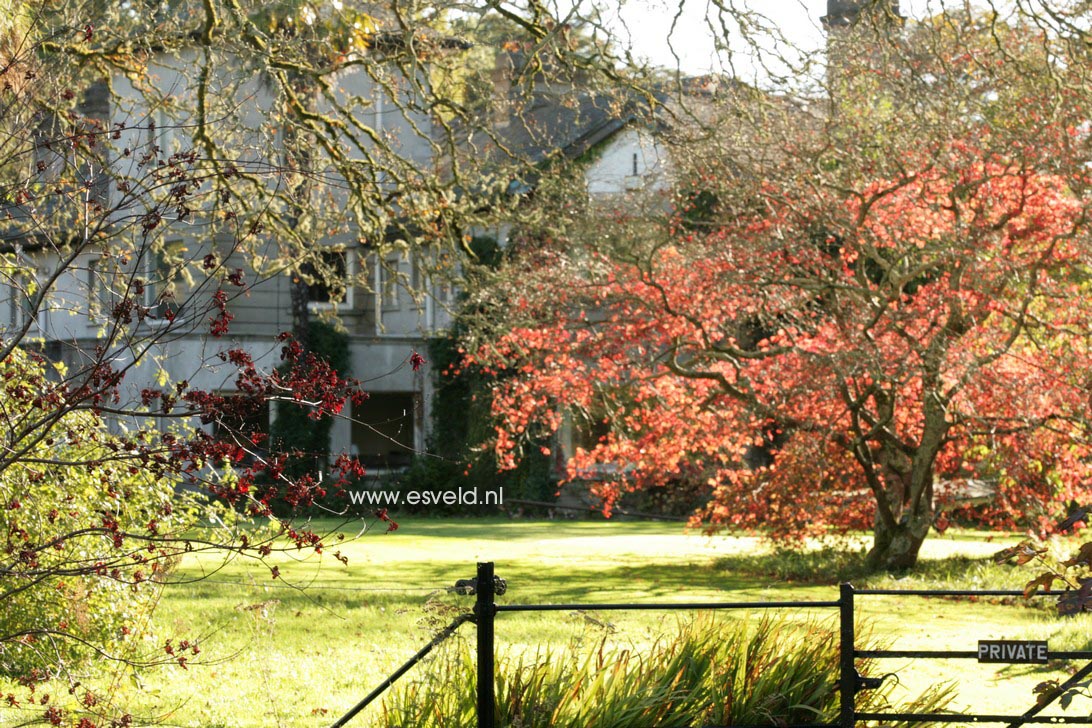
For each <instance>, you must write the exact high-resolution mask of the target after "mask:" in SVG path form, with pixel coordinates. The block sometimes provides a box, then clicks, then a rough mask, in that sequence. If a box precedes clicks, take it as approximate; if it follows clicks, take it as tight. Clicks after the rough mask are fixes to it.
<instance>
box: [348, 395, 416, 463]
mask: <svg viewBox="0 0 1092 728" xmlns="http://www.w3.org/2000/svg"><path fill="white" fill-rule="evenodd" d="M417 402H418V395H415V394H414V393H413V392H372V393H371V395H370V396H369V397H368V401H367V402H365V403H364V404H362V405H360V407H359V408H354V409H353V424H352V435H351V437H352V443H353V447H354V448H355V449H356V451H357V453H358V457H359V458H360V462H361V463H362V464H363V465H364V467H365V468H370V469H376V470H387V469H391V470H397V469H400V468H405V467H407V466H409V464H410V461H411V460H412V459H413V455H414V445H415V427H414V413H415V412H416V411H417V406H416V405H417ZM358 410H359V411H358Z"/></svg>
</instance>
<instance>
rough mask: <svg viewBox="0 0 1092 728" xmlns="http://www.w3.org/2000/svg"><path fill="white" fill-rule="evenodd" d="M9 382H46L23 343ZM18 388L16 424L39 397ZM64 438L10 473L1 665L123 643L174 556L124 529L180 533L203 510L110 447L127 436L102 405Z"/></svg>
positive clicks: (5, 496) (37, 666)
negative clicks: (27, 396)
mask: <svg viewBox="0 0 1092 728" xmlns="http://www.w3.org/2000/svg"><path fill="white" fill-rule="evenodd" d="M0 378H2V380H3V381H4V383H5V387H7V388H9V389H8V390H6V391H8V392H10V391H12V390H10V388H12V387H15V388H23V389H24V390H26V391H36V390H41V389H42V387H43V383H44V382H45V381H46V367H45V365H44V363H43V362H42V361H41V360H40V359H38V358H36V357H34V356H32V355H29V354H27V353H26V352H23V351H20V350H15V351H13V352H11V354H10V355H9V356H8V357H7V358H6V359H5V360H4V361H3V362H2V363H0ZM23 404H24V400H23V399H21V398H19V397H7V399H6V400H5V407H4V413H3V417H4V418H5V420H6V423H7V425H8V426H9V427H11V428H13V429H14V428H18V427H19V426H21V425H20V423H21V421H22V419H23V418H27V417H32V416H33V415H34V411H33V409H34V407H33V405H29V406H26V407H25V408H24V410H25V411H24V410H21V407H22V406H23ZM53 432H55V433H57V434H56V436H55V438H54V437H50V438H44V439H42V440H40V441H37V442H35V443H34V444H33V445H32V446H30V448H29V449H28V450H27V451H26V452H24V453H22V454H21V457H20V458H19V459H18V460H16V461H14V462H13V463H11V464H9V465H8V466H7V467H5V468H4V469H3V470H2V471H0V506H2V507H0V549H2V551H0V561H2V562H3V563H4V564H5V568H0V635H3V638H2V639H0V674H5V675H14V676H22V675H27V674H31V673H39V674H41V673H46V674H55V673H56V672H57V671H59V670H60V669H62V668H65V667H71V666H73V665H74V664H78V663H79V662H81V661H82V660H83V659H84V658H86V657H88V656H90V655H91V654H93V653H94V652H95V651H98V650H102V651H106V652H107V653H112V651H113V650H114V649H115V648H117V647H118V646H119V645H120V642H121V641H122V638H123V637H124V636H125V635H126V634H127V633H128V631H129V627H130V626H131V625H133V624H134V623H135V622H136V621H138V620H139V619H140V618H141V617H143V616H144V615H145V614H146V613H147V611H148V610H149V609H150V608H151V605H152V604H153V603H154V601H155V599H156V597H157V594H158V590H159V585H158V583H157V582H158V581H159V580H160V579H159V575H161V574H162V573H163V571H164V569H165V568H166V567H167V566H168V565H169V563H168V562H166V561H164V560H162V559H155V558H151V559H148V563H140V561H139V558H140V557H139V556H138V555H137V556H134V555H133V554H130V553H128V552H127V551H126V550H125V549H122V548H121V547H120V546H119V545H118V543H117V540H118V539H120V538H122V535H123V534H128V533H134V532H136V533H145V534H147V533H149V528H150V526H149V524H157V525H156V526H155V527H154V528H155V529H156V530H157V532H163V533H169V532H172V531H174V530H176V529H177V528H179V527H181V525H182V524H184V523H188V522H190V520H191V519H192V518H193V516H194V514H193V513H192V512H189V511H188V510H187V509H186V508H184V507H182V505H181V504H180V502H179V500H178V499H176V498H175V495H174V493H173V489H172V488H171V485H170V484H169V483H168V482H166V480H164V479H162V478H158V479H157V478H155V477H154V476H152V475H150V474H148V472H147V471H145V470H141V469H139V468H134V467H131V465H129V464H125V463H120V464H119V463H118V462H117V461H116V460H115V459H112V458H111V457H110V453H111V452H116V450H117V447H118V446H117V440H116V438H114V437H113V436H112V435H111V434H110V432H109V430H108V428H107V426H106V424H105V423H104V422H103V421H102V420H100V419H99V418H98V417H97V416H96V415H95V414H93V413H91V412H86V411H83V412H76V411H74V412H71V413H69V414H65V415H64V416H63V418H62V419H61V420H60V422H59V423H58V425H57V426H56V427H54V428H53Z"/></svg>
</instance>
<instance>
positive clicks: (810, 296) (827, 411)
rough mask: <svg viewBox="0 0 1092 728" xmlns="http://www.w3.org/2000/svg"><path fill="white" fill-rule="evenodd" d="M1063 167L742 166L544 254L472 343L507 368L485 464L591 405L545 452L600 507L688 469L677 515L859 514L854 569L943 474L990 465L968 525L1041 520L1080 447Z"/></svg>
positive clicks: (917, 532)
mask: <svg viewBox="0 0 1092 728" xmlns="http://www.w3.org/2000/svg"><path fill="white" fill-rule="evenodd" d="M1078 184H1083V181H1082V180H1076V179H1075V178H1071V179H1066V178H1063V177H1062V176H1061V175H1057V174H1050V173H1046V172H1040V171H1036V168H1034V167H1033V166H1031V165H1029V164H1027V162H1026V161H1020V160H1011V159H1006V158H1005V157H1003V156H1001V155H998V154H993V153H991V152H989V151H988V150H985V149H983V148H982V147H980V146H977V145H976V144H974V143H971V142H952V143H949V144H947V145H945V146H944V147H936V148H934V149H931V150H929V153H927V154H922V155H921V156H920V158H919V159H917V160H910V163H909V164H907V165H906V166H905V171H904V172H903V173H902V174H900V175H898V176H894V177H889V178H875V179H873V180H871V181H865V182H862V183H860V184H859V185H858V186H857V187H856V188H854V189H850V190H840V191H834V190H830V189H823V188H819V187H817V188H816V190H817V191H815V192H814V193H813V194H810V195H807V194H801V191H802V190H803V189H804V188H799V189H796V190H790V189H786V188H784V187H781V186H778V185H776V184H773V183H762V184H759V185H754V189H753V190H751V191H750V193H749V199H748V207H747V209H746V210H744V209H743V208H742V207H739V206H737V207H736V209H735V210H733V214H731V215H721V216H719V217H718V223H717V224H716V225H715V226H714V228H713V229H711V230H710V229H699V228H695V226H693V225H688V224H686V214H687V212H688V210H687V209H686V208H684V207H680V208H679V209H678V210H677V214H676V215H675V216H674V217H673V218H672V219H671V220H670V221H668V222H666V223H664V225H663V226H662V227H660V228H659V229H658V230H657V231H656V233H655V234H654V235H649V236H646V237H647V238H648V239H649V241H648V242H646V243H645V244H643V245H642V244H637V243H634V242H633V240H632V239H631V240H630V241H629V242H628V243H627V244H626V245H624V246H622V247H619V246H618V245H614V246H613V247H612V246H611V245H610V244H608V245H606V246H604V245H602V240H603V239H604V238H600V239H599V242H598V243H597V244H596V249H595V250H594V251H592V252H589V251H588V250H586V249H584V250H582V252H579V253H578V252H576V251H575V250H574V249H575V248H577V247H579V246H575V245H574V246H570V247H569V248H568V249H566V250H562V249H561V247H562V246H555V248H554V249H553V250H549V251H548V252H543V251H542V250H539V251H537V252H536V255H535V256H533V258H534V259H533V260H531V261H530V262H528V263H527V264H526V265H525V267H524V268H523V269H521V274H522V275H521V286H522V288H521V290H522V291H523V293H522V294H517V295H515V296H514V299H513V303H512V305H511V306H510V313H509V314H508V316H509V319H510V322H511V323H510V326H509V328H508V329H507V330H506V331H505V332H504V333H503V334H502V335H500V336H498V337H497V338H496V339H495V340H493V341H490V342H489V344H488V345H487V346H481V347H479V348H477V349H475V350H473V351H472V352H471V353H470V354H468V356H467V360H468V362H470V363H473V364H475V365H479V366H484V367H486V368H487V369H489V370H490V371H494V372H497V373H498V374H500V375H502V376H498V378H497V383H496V388H495V398H494V402H493V409H494V413H495V414H496V415H497V417H498V421H499V425H498V428H497V437H496V441H495V447H496V449H497V452H498V455H499V457H500V461H501V462H502V463H504V464H508V465H511V464H512V463H513V462H514V461H515V459H516V458H517V457H518V454H519V449H520V446H521V442H522V436H524V435H525V434H526V433H539V434H540V433H542V432H543V431H544V430H545V431H551V432H552V431H556V430H557V429H558V428H559V427H560V425H561V423H562V421H563V416H562V412H564V411H566V410H567V411H570V412H578V413H582V414H584V415H585V416H587V417H589V418H591V419H595V420H598V419H604V420H607V421H609V423H610V426H611V427H610V432H609V434H607V435H606V436H604V437H602V438H601V439H600V440H599V442H598V443H597V444H596V445H594V446H593V447H591V448H590V449H579V448H578V449H576V451H575V452H574V453H572V454H571V456H570V457H569V458H568V459H567V462H566V463H565V469H566V472H567V476H568V478H569V479H574V480H575V479H582V478H586V477H588V476H589V474H592V473H594V474H595V475H594V476H593V477H592V479H593V480H595V481H596V488H597V490H598V492H599V494H600V495H601V496H602V497H603V499H604V507H605V509H606V510H607V511H608V512H609V511H610V509H611V505H612V503H614V502H615V501H616V500H617V498H618V497H619V496H620V494H622V493H623V492H624V491H626V490H630V489H635V488H640V487H644V486H648V485H652V484H670V483H672V482H677V481H680V480H690V481H694V480H698V481H700V482H703V483H706V484H707V485H708V488H709V490H710V494H711V499H710V501H709V504H708V506H707V508H705V510H704V511H702V512H701V513H700V514H698V515H697V516H695V520H696V522H697V521H700V522H702V523H704V524H706V525H707V526H709V527H711V528H717V527H721V526H732V527H740V528H762V529H768V530H769V533H770V534H771V535H773V536H774V537H776V538H779V539H802V538H804V537H806V536H809V535H813V534H816V533H824V532H829V530H830V529H836V530H840V531H844V530H848V529H863V528H869V527H871V528H873V530H874V543H873V546H872V550H871V552H870V554H869V562H870V564H871V565H872V566H874V567H886V568H900V567H909V566H912V565H913V564H914V563H915V561H916V558H917V554H918V550H919V548H920V546H921V544H922V542H923V540H924V539H925V538H926V536H927V534H928V533H929V531H930V529H931V527H932V526H933V524H934V520H935V519H936V518H937V516H938V514H939V513H940V509H941V507H942V506H944V505H945V501H946V499H947V498H948V497H949V495H951V494H952V493H953V492H957V491H958V488H956V489H952V488H948V489H947V490H945V488H943V487H942V485H941V484H942V483H945V482H946V481H947V482H949V483H955V484H958V483H960V482H964V481H966V480H968V479H975V480H981V481H985V482H986V483H988V484H990V485H991V486H992V488H993V490H994V493H995V494H994V497H993V498H992V499H991V501H990V503H989V504H988V505H986V506H983V507H982V508H980V510H979V511H978V512H979V513H980V514H981V515H982V517H983V518H984V519H985V522H987V523H990V524H993V525H998V526H1000V525H1005V526H1014V525H1017V524H1020V525H1022V526H1027V527H1032V528H1036V529H1041V528H1045V527H1046V526H1047V524H1048V523H1049V522H1050V520H1051V519H1052V518H1053V517H1056V516H1057V514H1058V510H1059V508H1061V506H1060V505H1059V504H1060V503H1061V502H1062V500H1068V499H1069V498H1074V497H1078V498H1079V497H1083V496H1084V495H1085V493H1086V490H1087V486H1086V485H1085V484H1086V483H1087V482H1088V475H1089V469H1090V460H1089V455H1090V454H1092V452H1090V450H1089V443H1088V438H1087V435H1088V432H1087V428H1086V416H1087V412H1088V404H1089V394H1090V391H1092V380H1090V379H1089V371H1090V367H1089V364H1090V363H1092V361H1090V352H1089V344H1090V341H1089V339H1088V332H1089V331H1090V330H1092V298H1090V297H1089V291H1088V282H1087V275H1086V274H1087V270H1086V267H1085V266H1086V264H1087V261H1089V260H1092V257H1090V254H1092V240H1090V239H1089V236H1088V230H1087V229H1086V228H1087V221H1086V216H1087V210H1086V209H1085V206H1084V202H1083V200H1082V199H1081V198H1080V196H1079V195H1078V194H1076V193H1074V192H1073V190H1074V188H1075V187H1076V186H1077V185H1078ZM622 227H625V226H622ZM630 232H631V233H632V227H631V228H630ZM621 237H624V234H623V235H622V236H621ZM620 250H625V251H626V252H624V253H620V252H619V251H620ZM580 256H582V257H580ZM529 257H531V256H529ZM578 257H579V264H577V262H575V261H577V258H578ZM528 277H530V278H531V282H530V283H528V280H527V279H528ZM603 473H609V476H608V477H605V478H604V477H602V476H603Z"/></svg>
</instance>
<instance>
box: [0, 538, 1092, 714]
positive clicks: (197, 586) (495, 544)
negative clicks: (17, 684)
mask: <svg viewBox="0 0 1092 728" xmlns="http://www.w3.org/2000/svg"><path fill="white" fill-rule="evenodd" d="M401 526H402V527H401V528H400V529H399V530H398V531H397V532H395V533H390V534H384V533H380V532H375V533H366V534H364V535H362V536H361V537H360V538H359V539H356V540H353V541H351V542H347V543H344V544H341V545H339V546H338V547H337V549H339V550H340V552H341V553H342V554H343V555H345V556H347V557H348V559H349V563H348V564H347V565H343V564H342V563H340V562H339V561H338V560H336V559H335V558H333V556H332V555H331V554H329V553H328V554H325V555H323V556H322V557H316V556H309V557H307V558H299V559H292V558H289V557H288V556H283V555H282V556H279V557H276V558H275V559H273V560H272V561H271V562H270V563H271V564H276V565H277V566H278V567H279V569H280V574H281V578H279V579H276V580H273V579H271V578H270V571H269V567H268V566H266V565H261V564H256V563H254V562H244V561H235V562H227V563H224V562H222V561H218V560H216V559H214V558H212V557H211V556H210V555H201V556H193V557H191V558H188V559H187V560H185V561H183V563H182V564H181V566H180V568H179V571H178V573H177V575H176V576H177V577H179V578H182V579H183V580H194V581H192V583H187V584H178V585H173V586H170V587H168V588H167V590H166V591H165V593H164V595H163V599H162V602H161V604H160V607H159V610H158V611H157V613H156V616H155V624H154V636H149V638H148V640H149V644H153V645H154V644H155V643H156V641H157V640H158V641H159V642H162V640H163V639H166V638H167V637H173V638H174V639H175V641H176V642H177V640H179V639H183V638H186V639H190V640H194V639H197V640H199V641H200V644H201V655H200V660H195V661H194V663H192V664H190V665H189V667H188V669H186V670H183V669H182V668H181V667H177V666H174V667H166V668H162V669H157V670H153V671H145V672H142V673H140V674H132V673H131V672H130V671H125V670H118V671H117V674H115V675H113V676H110V675H104V674H98V675H96V676H94V680H93V681H99V682H101V681H103V680H108V679H111V680H113V681H115V682H116V683H117V684H119V685H123V686H124V689H123V690H122V698H123V699H125V700H127V701H134V700H135V701H136V702H137V703H138V704H139V707H140V709H141V711H142V713H143V714H145V715H149V716H155V717H156V718H158V719H159V720H160V721H161V722H162V723H163V724H166V725H177V726H201V727H212V726H231V727H233V728H234V727H236V726H239V727H244V726H245V727H250V726H254V727H257V726H323V725H329V724H330V723H331V722H333V721H334V720H335V719H336V718H337V717H338V716H340V715H341V713H342V712H344V711H345V710H347V709H348V708H349V707H351V706H352V705H353V704H355V703H356V702H357V701H358V700H359V699H360V698H361V697H363V696H364V695H365V694H366V693H367V692H369V691H370V690H371V689H372V688H373V687H374V686H375V685H376V684H377V683H379V682H380V681H381V680H382V679H383V678H384V677H385V676H386V675H387V674H388V673H389V672H390V671H391V670H392V669H394V668H395V667H397V666H398V665H399V664H400V663H401V662H402V661H404V660H405V659H407V658H408V657H409V656H410V655H412V654H413V652H415V651H416V650H417V649H418V648H419V647H420V646H421V645H423V644H424V643H425V642H427V641H428V639H429V637H430V635H431V633H432V632H433V631H434V630H435V629H437V628H438V627H439V626H442V625H443V624H446V623H447V621H448V620H449V619H450V618H451V617H452V615H453V614H455V613H457V612H458V611H459V610H463V609H469V608H470V607H471V605H472V601H473V598H472V597H462V596H455V595H452V594H449V593H447V592H445V591H444V589H445V587H448V586H451V585H453V584H454V582H455V581H456V580H457V579H460V578H468V577H471V576H474V573H475V564H476V562H477V561H486V560H491V561H494V562H496V569H497V573H498V575H500V576H502V577H504V578H505V579H507V581H508V585H509V591H508V593H507V594H506V595H504V596H503V597H501V598H500V599H498V601H499V602H501V603H521V602H526V603H536V602H608V601H694V600H708V599H716V600H732V601H742V600H756V601H758V600H786V599H791V600H830V599H836V598H837V589H836V587H835V586H833V584H835V583H836V582H837V580H838V579H839V578H841V577H846V576H849V577H852V578H853V579H854V582H855V583H857V584H858V586H862V585H872V586H896V587H897V586H904V587H919V586H937V587H954V586H968V587H971V588H982V587H985V588H997V587H1003V588H1018V587H1020V586H1022V584H1023V583H1024V582H1025V581H1026V580H1027V579H1028V578H1029V574H1028V572H1025V571H1024V570H1013V569H1011V568H1009V567H998V566H995V565H993V564H992V563H990V562H989V559H988V555H989V554H991V553H993V552H995V551H997V550H998V549H999V548H1001V546H1002V545H1004V544H1007V543H1011V542H1012V540H1011V539H1005V538H996V539H992V540H989V541H987V539H986V537H984V536H978V535H968V534H961V535H958V536H949V537H944V538H941V537H937V538H934V539H932V540H931V541H929V542H927V544H926V547H925V551H924V553H923V562H922V568H921V569H920V570H919V573H917V574H916V575H914V576H912V577H907V578H905V579H901V580H900V579H898V578H896V577H890V576H884V577H881V578H876V577H872V578H870V579H868V580H867V582H866V581H862V577H860V576H859V574H858V573H855V572H854V571H853V568H854V567H853V563H852V562H851V561H849V560H846V559H841V558H838V557H837V556H836V555H835V554H833V552H831V551H829V550H818V551H815V552H812V553H810V554H807V555H804V556H799V557H792V558H789V557H785V556H770V555H768V554H767V553H766V552H765V551H764V550H763V547H762V545H761V544H760V543H759V542H758V541H756V540H755V539H752V538H742V537H738V538H737V537H732V538H729V537H715V538H706V537H703V536H699V535H694V534H687V533H684V532H683V531H682V530H681V529H680V527H679V526H678V525H676V524H659V523H634V522H626V523H603V522H567V521H560V522H559V521H552V522H549V521H518V522H517V521H508V520H479V521H460V520H445V521H437V520H414V519H404V520H402V522H401ZM331 550H333V549H331ZM202 577H203V578H202ZM858 601H859V604H860V606H861V607H862V611H863V612H864V613H865V616H866V619H867V621H868V622H869V623H870V624H871V625H872V628H873V629H874V630H875V631H876V632H877V633H878V634H880V635H882V636H883V637H884V638H885V639H886V640H888V641H890V642H891V643H892V644H893V645H894V646H895V647H897V648H899V649H909V648H938V649H963V650H970V649H974V648H975V646H976V643H977V640H978V639H987V638H1009V639H1049V640H1050V645H1051V648H1052V649H1062V648H1064V649H1083V648H1084V647H1085V646H1086V643H1087V642H1088V635H1092V632H1090V631H1089V627H1090V626H1092V621H1090V620H1089V619H1087V618H1085V617H1081V618H1077V619H1064V620H1060V619H1058V618H1056V617H1055V616H1054V614H1053V612H1051V611H1050V610H1048V609H1033V608H1027V607H1024V606H1021V605H1007V604H999V603H981V602H979V603H974V602H971V601H968V600H951V599H920V598H894V597H869V598H865V597H861V598H859V600H858ZM800 611H801V612H802V613H803V612H806V611H807V610H800ZM816 613H818V612H816ZM824 614H825V613H824ZM830 615H831V617H832V618H833V612H830ZM733 616H734V617H735V618H742V616H743V615H742V614H738V613H734V614H733ZM679 619H685V615H684V614H683V613H678V612H675V613H665V614H660V613H656V612H650V611H641V612H609V613H608V612H600V613H595V614H591V613H581V612H572V613H567V612H563V613H546V614H522V613H521V614H502V615H499V616H498V619H497V627H496V632H497V642H498V648H499V649H502V650H504V649H509V650H531V651H534V650H538V649H545V648H547V647H558V646H563V645H568V644H574V643H578V642H581V641H583V642H584V643H588V642H591V641H592V640H597V639H599V638H600V637H601V636H602V635H603V634H604V633H606V632H610V633H611V635H612V636H611V640H613V641H615V642H616V643H618V644H622V645H627V644H632V645H635V646H639V645H641V644H647V643H648V642H649V641H650V640H651V639H653V638H654V636H655V635H656V634H657V633H658V632H660V631H661V629H663V628H664V627H665V626H670V625H671V624H673V623H674V622H675V621H676V620H679ZM473 635H474V633H473V626H472V625H467V626H464V627H463V628H462V635H461V639H466V640H472V639H473ZM100 669H101V668H100ZM416 669H418V670H420V669H422V668H421V667H418V668H416ZM883 669H884V671H885V672H892V673H895V674H897V676H898V679H899V681H900V685H901V686H902V687H900V690H899V691H897V692H896V697H898V695H899V694H900V693H902V692H903V688H905V696H906V697H909V696H910V694H911V693H913V692H915V691H918V690H920V689H921V688H923V687H924V686H925V685H927V684H929V683H930V682H933V681H937V680H953V681H956V682H958V684H959V688H960V698H959V701H958V704H957V706H956V707H957V708H967V707H975V708H977V709H978V710H979V711H980V712H981V711H989V712H997V711H1015V712H1022V711H1023V710H1025V709H1026V708H1028V707H1030V706H1031V704H1032V703H1033V696H1032V694H1031V687H1032V686H1033V685H1034V684H1035V683H1037V682H1039V681H1041V680H1043V679H1046V677H1048V676H1053V677H1057V676H1058V675H1061V674H1062V673H1061V672H1059V671H1058V670H1055V669H1053V668H1052V670H1051V671H1046V670H1039V669H1028V668H1021V669H1017V668H1012V667H1008V668H1002V669H996V668H994V667H990V666H981V667H980V666H978V665H977V664H975V663H972V662H968V661H962V662H956V661H924V660H919V661H911V660H891V661H888V662H887V663H885V664H884V665H883ZM412 678H413V673H410V675H408V676H407V677H406V678H403V679H407V680H408V679H412ZM368 717H369V712H368V711H365V713H363V714H361V715H360V716H359V717H358V718H357V719H356V721H355V723H354V724H356V725H367V724H368V723H369V720H368ZM25 719H26V715H25V714H22V716H21V718H19V720H25ZM15 721H16V716H15V715H8V716H7V717H5V716H4V712H3V709H0V725H15V724H16V722H15Z"/></svg>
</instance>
